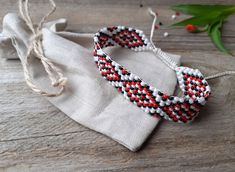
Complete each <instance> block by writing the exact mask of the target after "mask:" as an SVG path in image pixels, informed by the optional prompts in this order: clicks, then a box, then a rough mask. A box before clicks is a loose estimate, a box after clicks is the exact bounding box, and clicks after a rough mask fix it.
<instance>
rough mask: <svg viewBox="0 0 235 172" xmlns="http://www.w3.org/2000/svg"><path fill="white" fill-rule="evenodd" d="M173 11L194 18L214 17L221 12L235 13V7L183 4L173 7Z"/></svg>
mask: <svg viewBox="0 0 235 172" xmlns="http://www.w3.org/2000/svg"><path fill="white" fill-rule="evenodd" d="M172 9H173V10H175V11H179V12H182V13H184V14H189V15H193V16H203V15H209V14H210V15H213V14H217V13H221V12H227V13H230V14H231V13H233V12H235V5H199V4H183V5H176V6H173V7H172Z"/></svg>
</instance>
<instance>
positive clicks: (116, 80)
mask: <svg viewBox="0 0 235 172" xmlns="http://www.w3.org/2000/svg"><path fill="white" fill-rule="evenodd" d="M110 46H121V47H124V48H129V49H131V50H134V51H152V52H153V53H155V54H156V55H157V57H159V58H160V59H161V60H162V61H163V62H164V63H165V64H166V65H167V66H168V67H170V68H172V69H173V70H175V71H176V77H177V79H178V83H179V87H180V89H181V90H182V92H183V96H182V97H177V96H170V95H167V94H165V93H163V92H161V90H159V89H157V88H154V87H153V86H151V85H149V84H147V83H146V82H144V81H143V80H142V79H141V78H140V77H139V76H138V75H136V74H134V73H132V72H131V71H129V70H127V69H126V68H125V67H123V66H122V65H120V64H118V63H117V62H115V61H114V60H112V58H111V57H110V56H109V55H108V54H106V53H105V52H104V51H103V48H107V47H110ZM94 60H95V62H96V64H97V67H98V69H99V71H100V73H101V75H102V76H103V77H104V78H105V79H106V80H108V81H109V83H110V84H111V85H112V86H114V87H115V88H116V89H117V90H118V91H119V92H120V93H122V94H123V96H124V97H125V98H126V99H128V100H129V101H131V102H132V103H134V104H135V105H136V106H138V107H139V108H141V109H142V110H144V111H145V112H146V113H148V114H149V115H151V116H153V117H162V118H164V119H167V120H170V121H174V122H184V123H186V122H190V121H192V120H193V119H194V118H195V117H196V116H197V115H198V113H199V110H200V109H201V108H202V106H204V105H205V103H206V101H207V98H208V97H209V95H210V93H211V89H210V87H209V85H208V83H207V81H206V80H205V78H204V77H203V75H202V73H201V72H200V71H199V70H198V69H191V68H188V67H183V66H177V64H176V63H175V62H174V61H173V60H172V59H171V58H170V57H169V56H168V55H167V54H166V53H164V52H163V51H161V49H159V48H156V47H155V46H154V44H152V43H151V41H149V40H148V39H147V38H146V36H145V34H144V33H143V31H141V30H138V29H133V28H128V27H124V26H115V27H108V28H103V29H101V30H100V31H99V32H98V33H96V34H95V36H94Z"/></svg>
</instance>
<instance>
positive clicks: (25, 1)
mask: <svg viewBox="0 0 235 172" xmlns="http://www.w3.org/2000/svg"><path fill="white" fill-rule="evenodd" d="M49 2H50V4H51V6H52V8H51V10H50V11H49V13H47V14H46V15H45V16H44V17H43V18H42V19H41V21H40V22H39V24H38V26H37V28H34V26H33V22H32V19H31V16H30V12H29V0H19V11H20V15H21V17H22V19H23V20H24V21H25V23H26V24H27V26H28V28H29V29H30V31H31V32H32V38H31V40H30V41H31V42H30V46H29V47H28V50H27V54H26V57H25V58H21V59H25V60H24V61H23V60H22V65H23V70H24V76H25V80H26V83H27V84H28V86H29V87H30V88H31V89H32V90H33V91H35V92H36V93H39V94H41V95H43V96H47V97H56V96H59V95H61V94H62V92H63V91H64V89H65V85H66V81H67V78H65V77H64V76H63V74H62V73H61V71H60V69H59V68H58V67H56V66H55V65H54V64H53V63H52V62H51V61H50V60H49V59H48V58H46V57H45V55H44V51H43V46H42V27H43V24H44V22H45V21H46V20H47V18H48V17H49V16H50V15H51V14H52V13H53V12H54V11H55V10H56V5H55V3H54V1H53V0H49ZM12 43H13V46H14V47H15V48H16V51H17V54H18V55H19V56H20V57H22V54H20V53H19V52H20V51H19V50H18V49H19V47H18V46H17V44H16V38H14V37H13V38H12ZM32 56H34V57H36V58H38V59H40V61H41V63H42V65H43V67H44V69H45V71H46V72H47V74H48V77H49V79H50V80H51V85H52V86H53V87H57V88H58V89H59V90H58V92H56V93H48V92H46V91H43V90H41V89H40V88H39V87H38V86H36V85H35V84H34V83H33V81H32V77H31V74H30V71H29V65H30V64H29V58H30V57H32Z"/></svg>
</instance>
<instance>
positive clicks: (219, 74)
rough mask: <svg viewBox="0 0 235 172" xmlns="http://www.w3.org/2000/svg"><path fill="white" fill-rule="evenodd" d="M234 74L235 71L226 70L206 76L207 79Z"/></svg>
mask: <svg viewBox="0 0 235 172" xmlns="http://www.w3.org/2000/svg"><path fill="white" fill-rule="evenodd" d="M234 74H235V71H224V72H220V73H217V74H214V75H210V76H207V77H205V79H207V80H209V79H214V78H219V77H222V76H226V75H234Z"/></svg>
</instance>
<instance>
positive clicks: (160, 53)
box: [148, 8, 177, 70]
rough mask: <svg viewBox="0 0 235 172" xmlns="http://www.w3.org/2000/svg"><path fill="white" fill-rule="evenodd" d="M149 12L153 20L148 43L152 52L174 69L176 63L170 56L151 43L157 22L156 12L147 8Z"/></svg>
mask: <svg viewBox="0 0 235 172" xmlns="http://www.w3.org/2000/svg"><path fill="white" fill-rule="evenodd" d="M148 11H149V14H150V15H151V16H153V22H152V28H151V33H150V38H149V40H150V43H151V45H152V48H153V52H154V53H155V54H156V55H157V57H159V58H160V59H161V60H162V61H163V62H164V63H165V64H166V65H167V66H168V67H170V68H171V69H173V70H176V68H177V63H176V62H175V61H174V60H172V59H171V57H169V56H168V55H167V54H166V53H164V52H163V51H162V50H161V49H160V48H157V47H156V46H155V44H154V43H153V34H154V31H155V25H156V22H157V19H158V18H157V14H156V13H155V12H153V10H152V9H151V8H149V9H148Z"/></svg>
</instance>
